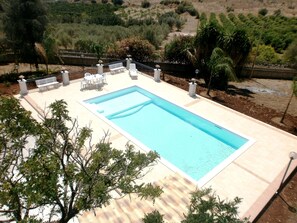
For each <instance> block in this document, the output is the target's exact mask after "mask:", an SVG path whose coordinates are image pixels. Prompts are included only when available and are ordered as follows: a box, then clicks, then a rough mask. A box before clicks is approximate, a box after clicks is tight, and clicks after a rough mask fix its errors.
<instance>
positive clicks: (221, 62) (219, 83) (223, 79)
mask: <svg viewBox="0 0 297 223" xmlns="http://www.w3.org/2000/svg"><path fill="white" fill-rule="evenodd" d="M206 65H207V67H208V70H209V71H210V77H209V80H208V91H207V94H209V91H210V88H211V87H215V88H218V89H222V90H226V89H227V87H228V80H233V81H236V80H237V78H236V75H235V71H234V65H233V60H232V59H231V58H230V57H229V56H227V55H226V54H225V52H224V51H223V50H222V49H220V48H218V47H216V48H214V49H213V51H212V54H211V56H210V58H209V60H208V61H207V62H206Z"/></svg>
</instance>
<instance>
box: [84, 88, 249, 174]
mask: <svg viewBox="0 0 297 223" xmlns="http://www.w3.org/2000/svg"><path fill="white" fill-rule="evenodd" d="M85 103H87V104H90V107H91V108H92V109H93V110H96V111H97V112H98V113H100V114H101V115H103V116H105V117H106V118H107V119H109V120H110V121H111V122H113V123H114V124H115V125H117V126H118V127H120V128H121V129H123V130H124V131H125V132H127V133H129V134H130V135H131V136H133V137H134V138H136V139H137V140H138V141H140V142H142V143H143V144H144V145H146V146H147V147H148V148H150V149H151V150H155V151H157V152H158V153H159V154H160V156H161V157H162V158H164V159H165V160H167V161H168V162H170V163H171V164H173V165H174V166H176V167H178V168H179V169H180V170H182V171H183V172H185V173H186V174H188V175H189V176H190V177H192V178H193V179H195V180H199V179H200V178H202V177H203V176H205V175H206V174H207V173H208V172H209V171H211V170H212V169H213V168H215V167H216V166H217V165H219V164H220V163H221V162H223V161H224V160H225V159H227V158H228V157H229V156H230V155H231V154H233V153H234V152H235V151H236V150H238V149H239V148H240V147H242V146H243V145H244V144H245V143H246V142H247V141H248V140H247V139H246V138H244V137H241V136H239V135H238V134H235V133H233V132H231V131H229V130H227V129H225V128H222V127H220V126H218V125H216V124H214V123H212V122H210V121H208V120H206V119H204V118H202V117H200V116H197V115H195V114H193V113H191V112H189V111H187V110H185V109H183V108H181V107H179V106H177V105H175V104H172V103H170V102H168V101H166V100H164V99H162V98H160V97H158V96H156V95H154V94H152V93H150V92H148V91H146V90H144V89H142V88H140V87H137V86H133V87H130V88H126V89H122V90H119V91H116V92H113V93H109V94H106V95H103V96H100V97H96V98H92V99H89V100H87V101H85Z"/></svg>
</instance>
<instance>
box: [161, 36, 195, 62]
mask: <svg viewBox="0 0 297 223" xmlns="http://www.w3.org/2000/svg"><path fill="white" fill-rule="evenodd" d="M193 39H194V38H193V37H191V36H180V37H177V38H175V39H174V40H172V41H171V42H170V43H168V44H166V46H165V50H164V59H165V60H167V61H170V62H176V63H186V64H187V63H190V61H189V59H188V56H187V49H189V48H191V47H192V45H193Z"/></svg>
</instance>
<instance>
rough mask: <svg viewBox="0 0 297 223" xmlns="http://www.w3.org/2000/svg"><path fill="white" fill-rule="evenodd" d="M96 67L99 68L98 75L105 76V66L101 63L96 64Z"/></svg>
mask: <svg viewBox="0 0 297 223" xmlns="http://www.w3.org/2000/svg"><path fill="white" fill-rule="evenodd" d="M96 67H97V73H98V74H103V64H102V62H100V61H99V63H98V64H96Z"/></svg>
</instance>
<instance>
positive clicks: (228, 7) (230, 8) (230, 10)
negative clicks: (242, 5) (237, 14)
mask: <svg viewBox="0 0 297 223" xmlns="http://www.w3.org/2000/svg"><path fill="white" fill-rule="evenodd" d="M226 11H227V13H229V12H234V8H233V7H232V6H227V7H226Z"/></svg>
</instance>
